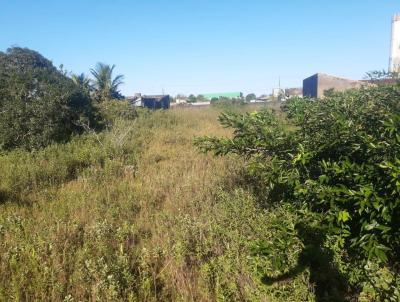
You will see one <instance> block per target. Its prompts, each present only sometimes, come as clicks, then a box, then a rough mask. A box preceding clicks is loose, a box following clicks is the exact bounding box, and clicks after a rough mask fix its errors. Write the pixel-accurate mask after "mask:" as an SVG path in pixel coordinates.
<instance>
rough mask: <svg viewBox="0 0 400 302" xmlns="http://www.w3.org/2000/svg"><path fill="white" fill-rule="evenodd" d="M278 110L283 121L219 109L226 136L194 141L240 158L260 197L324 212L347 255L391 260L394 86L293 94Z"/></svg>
mask: <svg viewBox="0 0 400 302" xmlns="http://www.w3.org/2000/svg"><path fill="white" fill-rule="evenodd" d="M285 110H286V112H287V120H283V121H282V120H279V119H278V118H277V117H276V116H275V115H274V114H273V113H272V112H270V111H260V112H254V113H251V114H245V115H240V114H234V113H232V114H226V113H225V114H222V115H221V116H220V122H221V124H222V125H223V126H225V127H232V128H233V129H234V134H233V138H216V137H202V138H198V139H197V140H196V145H197V146H198V147H199V148H200V149H201V150H203V151H213V152H214V153H215V154H217V155H225V154H228V153H234V154H238V155H240V156H243V157H245V158H246V159H248V161H249V164H248V171H249V175H250V177H251V178H252V181H257V183H258V184H259V185H261V188H262V190H261V191H262V192H264V195H266V196H267V197H268V198H267V200H268V201H270V202H271V201H273V200H282V199H284V200H287V201H292V202H299V203H304V204H307V205H308V207H309V209H311V210H312V211H315V212H318V213H322V214H324V217H325V220H324V221H325V222H326V224H327V226H329V229H330V231H331V232H332V233H335V234H338V235H339V237H338V238H339V241H340V242H341V244H342V246H344V247H345V248H346V249H347V251H348V252H349V254H350V256H352V257H353V259H360V258H361V259H377V260H379V261H381V262H383V263H389V264H395V263H397V264H398V263H399V262H400V254H399V252H400V158H399V154H400V86H399V85H397V86H382V87H375V88H368V89H362V90H360V91H351V92H347V93H339V94H335V93H334V94H331V95H330V96H329V97H327V98H325V99H321V100H315V101H314V100H309V99H304V100H300V99H295V100H293V101H290V102H289V103H288V104H286V105H285ZM288 125H289V126H290V127H288Z"/></svg>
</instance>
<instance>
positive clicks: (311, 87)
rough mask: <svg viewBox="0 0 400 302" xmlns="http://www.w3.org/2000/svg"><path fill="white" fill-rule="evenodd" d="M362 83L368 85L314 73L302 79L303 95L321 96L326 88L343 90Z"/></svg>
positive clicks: (354, 87)
mask: <svg viewBox="0 0 400 302" xmlns="http://www.w3.org/2000/svg"><path fill="white" fill-rule="evenodd" d="M363 85H368V83H365V82H362V81H354V80H348V79H343V78H338V77H334V76H330V75H327V74H323V73H316V74H314V75H312V76H311V77H308V78H306V79H304V80H303V95H304V96H307V97H312V98H321V97H323V96H324V93H325V91H327V90H331V89H333V90H334V91H345V90H348V89H357V88H360V87H362V86H363Z"/></svg>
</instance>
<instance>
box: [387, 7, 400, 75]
mask: <svg viewBox="0 0 400 302" xmlns="http://www.w3.org/2000/svg"><path fill="white" fill-rule="evenodd" d="M390 42H391V43H390V59H389V71H391V72H400V14H397V15H395V16H394V17H393V19H392V36H391V41H390Z"/></svg>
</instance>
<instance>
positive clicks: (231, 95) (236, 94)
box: [203, 92, 243, 100]
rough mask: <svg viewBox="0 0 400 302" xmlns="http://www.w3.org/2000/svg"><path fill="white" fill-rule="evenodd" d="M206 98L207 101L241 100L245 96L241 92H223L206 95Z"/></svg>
mask: <svg viewBox="0 0 400 302" xmlns="http://www.w3.org/2000/svg"><path fill="white" fill-rule="evenodd" d="M203 96H204V98H206V99H209V100H211V99H213V98H217V99H218V98H221V97H223V98H230V99H232V98H241V97H242V96H243V94H242V93H241V92H223V93H205V94H203Z"/></svg>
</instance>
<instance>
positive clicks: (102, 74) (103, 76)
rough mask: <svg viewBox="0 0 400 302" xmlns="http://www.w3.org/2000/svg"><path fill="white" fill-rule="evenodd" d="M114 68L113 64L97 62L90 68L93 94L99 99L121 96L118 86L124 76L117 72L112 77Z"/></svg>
mask: <svg viewBox="0 0 400 302" xmlns="http://www.w3.org/2000/svg"><path fill="white" fill-rule="evenodd" d="M114 68H115V65H112V66H110V65H107V64H104V63H97V65H96V67H95V68H94V69H91V70H90V72H91V73H92V75H93V77H94V80H93V82H94V88H95V95H96V97H97V98H98V99H99V100H109V99H115V98H116V99H119V98H121V97H122V96H121V94H120V93H119V90H118V87H119V86H120V85H121V84H123V79H124V76H123V75H122V74H119V75H117V76H116V77H115V78H113V75H112V73H113V71H114Z"/></svg>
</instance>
